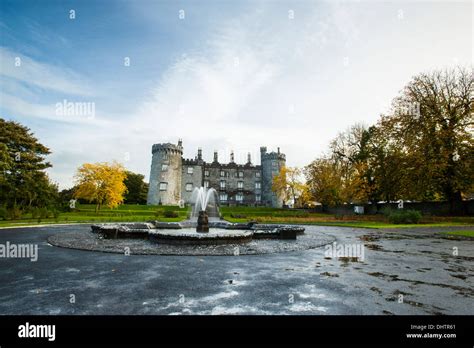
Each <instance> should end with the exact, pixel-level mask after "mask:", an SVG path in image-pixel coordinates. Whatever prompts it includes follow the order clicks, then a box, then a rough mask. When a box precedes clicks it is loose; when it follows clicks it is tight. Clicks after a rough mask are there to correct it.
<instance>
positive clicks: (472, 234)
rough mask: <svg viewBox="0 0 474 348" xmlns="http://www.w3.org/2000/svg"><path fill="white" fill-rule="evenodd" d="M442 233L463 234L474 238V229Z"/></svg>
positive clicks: (450, 234)
mask: <svg viewBox="0 0 474 348" xmlns="http://www.w3.org/2000/svg"><path fill="white" fill-rule="evenodd" d="M442 234H447V235H449V236H461V237H469V238H474V230H468V231H451V232H442Z"/></svg>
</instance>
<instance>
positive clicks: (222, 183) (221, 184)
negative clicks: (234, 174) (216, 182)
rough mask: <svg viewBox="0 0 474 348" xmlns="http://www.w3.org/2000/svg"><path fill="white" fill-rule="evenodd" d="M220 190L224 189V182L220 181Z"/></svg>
mask: <svg viewBox="0 0 474 348" xmlns="http://www.w3.org/2000/svg"><path fill="white" fill-rule="evenodd" d="M220 188H221V189H222V190H223V189H225V180H221V182H220Z"/></svg>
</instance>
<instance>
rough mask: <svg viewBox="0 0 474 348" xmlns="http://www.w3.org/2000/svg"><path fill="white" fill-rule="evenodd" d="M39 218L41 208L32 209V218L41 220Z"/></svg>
mask: <svg viewBox="0 0 474 348" xmlns="http://www.w3.org/2000/svg"><path fill="white" fill-rule="evenodd" d="M39 216H40V210H39V208H37V207H33V208H31V217H32V218H33V219H37V218H39Z"/></svg>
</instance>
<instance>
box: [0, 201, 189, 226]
mask: <svg viewBox="0 0 474 348" xmlns="http://www.w3.org/2000/svg"><path fill="white" fill-rule="evenodd" d="M76 207H77V210H76V211H73V212H67V213H60V214H59V216H58V217H57V218H54V217H48V218H33V217H32V216H31V214H25V215H24V216H23V217H22V218H21V219H19V220H2V221H0V227H14V226H28V225H43V224H45V225H47V224H65V223H66V224H67V223H97V222H125V221H128V222H142V221H149V220H159V221H166V222H176V221H181V220H184V219H186V217H187V214H188V209H186V208H179V207H175V206H153V205H127V204H124V205H121V206H119V207H118V208H116V209H109V208H106V207H104V208H101V210H100V211H99V212H97V213H96V212H95V205H93V204H78V205H77V206H76ZM167 211H168V212H173V213H174V214H176V215H177V216H176V217H167V216H166V215H165V214H167V213H166V212H167Z"/></svg>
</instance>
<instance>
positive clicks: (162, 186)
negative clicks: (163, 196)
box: [160, 182, 168, 191]
mask: <svg viewBox="0 0 474 348" xmlns="http://www.w3.org/2000/svg"><path fill="white" fill-rule="evenodd" d="M167 189H168V183H167V182H160V191H166V190H167Z"/></svg>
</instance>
